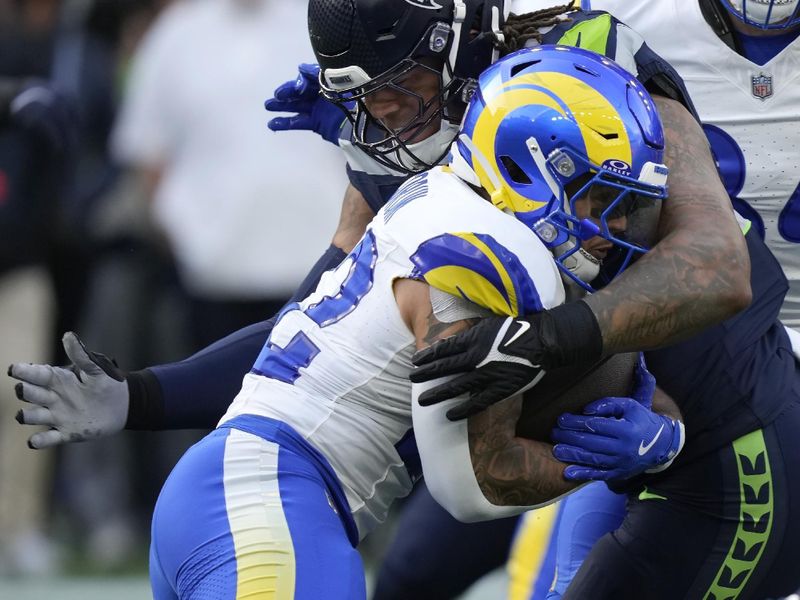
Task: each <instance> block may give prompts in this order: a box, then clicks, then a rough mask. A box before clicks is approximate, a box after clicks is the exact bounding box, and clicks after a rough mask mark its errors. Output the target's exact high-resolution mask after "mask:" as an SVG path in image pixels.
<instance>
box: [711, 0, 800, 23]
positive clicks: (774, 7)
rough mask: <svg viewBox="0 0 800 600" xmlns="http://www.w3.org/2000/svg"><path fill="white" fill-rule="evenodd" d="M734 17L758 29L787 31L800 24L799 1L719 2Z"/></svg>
mask: <svg viewBox="0 0 800 600" xmlns="http://www.w3.org/2000/svg"><path fill="white" fill-rule="evenodd" d="M720 2H721V3H722V6H724V7H725V9H726V10H727V11H728V12H729V13H731V14H732V15H733V16H734V17H736V18H737V19H739V20H740V21H743V22H744V23H746V24H747V25H752V26H753V27H758V28H759V29H789V28H790V27H794V26H795V25H797V24H798V23H800V1H799V0H720Z"/></svg>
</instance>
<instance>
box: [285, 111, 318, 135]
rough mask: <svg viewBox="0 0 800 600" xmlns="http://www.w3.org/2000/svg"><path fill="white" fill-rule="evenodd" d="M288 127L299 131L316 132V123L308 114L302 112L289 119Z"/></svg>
mask: <svg viewBox="0 0 800 600" xmlns="http://www.w3.org/2000/svg"><path fill="white" fill-rule="evenodd" d="M287 127H288V129H295V130H298V131H314V122H313V120H312V119H311V116H310V115H309V114H308V113H304V112H300V113H299V114H296V115H292V116H291V117H288V124H287Z"/></svg>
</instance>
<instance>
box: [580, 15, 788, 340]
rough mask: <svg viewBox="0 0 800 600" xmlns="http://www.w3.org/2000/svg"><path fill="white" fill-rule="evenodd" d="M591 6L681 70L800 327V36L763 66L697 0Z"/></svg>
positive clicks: (785, 317)
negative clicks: (720, 31) (731, 43)
mask: <svg viewBox="0 0 800 600" xmlns="http://www.w3.org/2000/svg"><path fill="white" fill-rule="evenodd" d="M585 4H587V3H586V2H584V5H585ZM591 8H592V9H594V8H597V9H602V10H607V11H609V12H611V13H612V14H614V16H616V17H618V18H620V19H622V20H624V21H625V22H626V23H628V24H629V25H630V26H631V27H634V28H635V29H636V30H637V31H638V32H639V33H641V34H642V35H643V36H644V38H645V39H646V40H647V43H648V45H649V46H650V47H652V48H653V50H655V51H656V52H658V53H659V54H660V55H661V56H662V57H663V58H664V59H666V60H667V61H668V62H669V63H671V64H672V66H673V67H674V68H675V69H676V70H677V71H678V73H679V74H680V75H681V76H682V77H683V80H684V83H685V84H686V87H687V88H688V90H689V93H690V95H691V98H692V100H693V101H694V104H695V107H696V108H697V112H698V114H699V115H700V119H701V121H702V122H703V124H704V127H705V129H706V134H707V135H708V137H709V140H710V141H711V145H712V148H713V150H714V153H715V155H716V156H717V159H718V161H719V162H720V167H721V170H722V173H723V176H724V179H725V184H726V187H727V188H728V191H729V193H731V195H732V196H733V197H735V198H738V199H739V200H740V201H744V202H746V203H747V204H748V205H749V206H750V207H752V208H753V209H755V211H757V213H758V215H759V216H760V220H761V221H762V222H763V225H764V231H765V239H766V242H767V245H768V246H769V248H770V250H772V252H773V253H774V254H775V256H776V258H777V259H778V261H779V262H780V264H781V266H782V267H783V270H784V272H785V273H786V277H787V278H788V279H789V285H790V288H789V293H788V294H787V296H786V301H785V302H784V305H783V309H782V311H781V320H782V321H784V322H785V323H786V324H787V325H790V326H791V327H800V246H798V244H799V243H800V172H798V170H797V165H800V108H799V107H800V39H796V40H795V41H794V42H792V43H791V44H790V45H789V46H788V47H787V48H785V49H784V50H783V51H782V52H781V53H780V54H778V55H777V56H775V57H774V58H773V59H772V60H770V61H769V62H767V63H766V64H765V65H763V66H759V65H757V64H754V63H752V62H750V61H749V60H748V59H746V58H745V57H743V56H740V55H739V54H737V53H736V52H734V51H733V50H731V49H730V48H728V46H726V45H725V44H724V43H723V42H722V40H720V39H719V38H718V37H717V36H716V34H715V33H714V32H713V30H712V29H711V27H710V26H709V25H708V23H706V21H705V19H704V18H703V15H702V13H701V12H700V5H699V2H698V1H697V0H659V1H656V2H630V1H629V0H592V2H591ZM734 202H735V204H736V206H737V208H738V209H739V210H740V212H742V213H743V214H744V215H745V216H747V217H748V218H751V220H753V221H754V222H757V221H758V219H757V218H756V219H753V218H752V215H751V214H748V212H747V210H746V207H745V208H742V205H741V204H740V203H739V202H737V201H736V200H734ZM709 227H713V223H709Z"/></svg>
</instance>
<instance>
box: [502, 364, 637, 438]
mask: <svg viewBox="0 0 800 600" xmlns="http://www.w3.org/2000/svg"><path fill="white" fill-rule="evenodd" d="M636 358H637V354H636V353H635V352H632V353H628V354H614V355H612V356H610V357H608V358H606V359H603V360H601V361H599V362H597V363H592V364H590V365H579V366H570V367H564V368H561V369H555V370H553V371H548V372H547V373H546V374H545V376H544V377H543V378H542V380H541V381H540V382H539V383H537V384H536V385H535V386H533V387H532V388H531V389H529V390H528V391H526V392H525V393H524V396H523V397H524V402H523V404H522V414H521V415H520V418H519V421H518V422H517V435H519V436H520V437H525V438H528V439H533V440H538V441H541V442H550V431H551V430H552V429H553V427H554V426H555V423H556V419H557V418H558V416H559V415H560V414H562V413H565V412H573V413H580V412H582V410H583V407H584V406H585V405H586V404H588V403H589V402H592V401H593V400H597V399H599V398H603V397H604V396H627V395H628V394H629V393H630V391H631V384H632V381H633V369H634V367H635V365H636Z"/></svg>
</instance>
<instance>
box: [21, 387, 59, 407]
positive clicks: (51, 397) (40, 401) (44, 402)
mask: <svg viewBox="0 0 800 600" xmlns="http://www.w3.org/2000/svg"><path fill="white" fill-rule="evenodd" d="M14 391H15V392H16V394H17V398H19V399H20V400H22V401H23V402H29V403H30V404H37V405H39V406H52V405H53V404H55V403H56V402H58V401H59V400H60V399H61V398H60V397H59V395H58V394H57V393H55V392H54V391H53V390H52V389H50V388H46V387H40V386H38V385H31V384H29V383H27V384H23V383H18V384H17V385H15V386H14Z"/></svg>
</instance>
